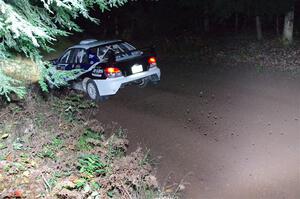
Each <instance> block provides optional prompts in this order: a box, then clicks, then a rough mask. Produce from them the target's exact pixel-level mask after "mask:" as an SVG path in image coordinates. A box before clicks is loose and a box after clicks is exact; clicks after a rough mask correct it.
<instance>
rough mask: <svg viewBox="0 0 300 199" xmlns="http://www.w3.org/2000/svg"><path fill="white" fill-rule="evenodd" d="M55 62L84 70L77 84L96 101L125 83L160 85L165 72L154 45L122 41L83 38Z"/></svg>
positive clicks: (64, 67)
mask: <svg viewBox="0 0 300 199" xmlns="http://www.w3.org/2000/svg"><path fill="white" fill-rule="evenodd" d="M52 64H53V68H55V69H56V70H73V69H80V70H79V71H80V72H79V73H78V74H77V75H76V78H75V84H74V80H73V85H74V87H75V88H76V89H80V90H83V91H85V92H86V93H87V95H88V96H89V97H90V98H91V99H92V100H96V101H99V100H103V99H106V98H107V96H110V95H114V94H116V93H117V92H118V90H119V89H120V88H122V87H124V86H125V85H129V84H136V85H138V86H140V87H144V86H145V85H146V84H147V83H148V82H152V83H154V84H156V83H158V82H159V81H160V75H161V73H160V69H159V68H158V67H157V63H156V53H155V51H154V48H146V49H137V48H135V47H134V46H132V45H131V44H129V43H128V42H126V41H122V40H109V41H98V40H94V39H89V40H83V41H81V42H80V43H79V44H78V45H75V46H72V47H70V48H68V49H67V50H66V51H65V52H64V53H63V55H62V56H61V57H60V58H58V59H55V60H52Z"/></svg>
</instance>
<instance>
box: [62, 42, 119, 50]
mask: <svg viewBox="0 0 300 199" xmlns="http://www.w3.org/2000/svg"><path fill="white" fill-rule="evenodd" d="M121 41H122V40H99V41H98V40H84V41H81V42H80V44H77V45H75V46H71V47H70V48H68V49H72V48H84V49H89V48H93V47H96V46H101V45H107V44H112V43H118V42H121Z"/></svg>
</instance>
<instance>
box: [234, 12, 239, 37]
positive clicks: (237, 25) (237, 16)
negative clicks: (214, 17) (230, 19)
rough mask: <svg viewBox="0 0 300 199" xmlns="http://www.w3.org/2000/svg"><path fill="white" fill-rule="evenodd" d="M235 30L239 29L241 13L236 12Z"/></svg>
mask: <svg viewBox="0 0 300 199" xmlns="http://www.w3.org/2000/svg"><path fill="white" fill-rule="evenodd" d="M234 29H235V32H238V31H239V14H238V13H235V24H234Z"/></svg>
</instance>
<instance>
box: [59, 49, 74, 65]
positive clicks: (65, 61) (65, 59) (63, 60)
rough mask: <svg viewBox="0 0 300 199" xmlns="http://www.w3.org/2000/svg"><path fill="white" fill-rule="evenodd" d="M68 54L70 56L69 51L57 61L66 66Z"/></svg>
mask: <svg viewBox="0 0 300 199" xmlns="http://www.w3.org/2000/svg"><path fill="white" fill-rule="evenodd" d="M70 54H71V50H68V51H67V52H66V53H65V54H64V55H63V56H62V57H61V58H60V60H59V62H60V63H62V64H66V63H68V59H69V57H70Z"/></svg>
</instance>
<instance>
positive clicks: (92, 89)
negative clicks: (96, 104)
mask: <svg viewBox="0 0 300 199" xmlns="http://www.w3.org/2000/svg"><path fill="white" fill-rule="evenodd" d="M86 93H87V95H88V96H89V98H90V99H92V100H95V101H104V100H106V99H108V97H107V96H100V94H99V90H98V87H97V85H96V83H95V81H94V80H92V79H90V80H88V82H87V83H86Z"/></svg>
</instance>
